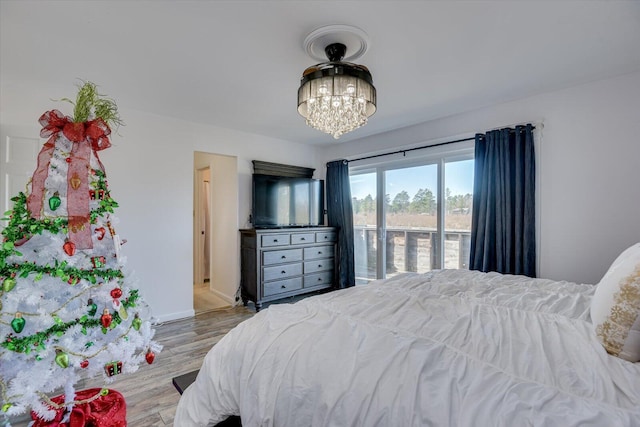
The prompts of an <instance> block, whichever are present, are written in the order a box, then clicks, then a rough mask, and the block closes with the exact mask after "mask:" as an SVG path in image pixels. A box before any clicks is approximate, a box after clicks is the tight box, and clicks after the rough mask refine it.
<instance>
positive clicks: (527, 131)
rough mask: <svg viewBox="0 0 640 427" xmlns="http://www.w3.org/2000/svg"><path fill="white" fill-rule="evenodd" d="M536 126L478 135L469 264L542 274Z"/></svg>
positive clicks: (490, 269)
mask: <svg viewBox="0 0 640 427" xmlns="http://www.w3.org/2000/svg"><path fill="white" fill-rule="evenodd" d="M535 174H536V173H535V153H534V147H533V126H532V125H530V124H528V125H526V126H517V127H516V128H515V129H510V128H507V129H500V130H496V131H491V132H487V133H486V135H482V134H477V135H476V142H475V172H474V184H473V215H472V220H471V253H470V260H469V268H470V269H471V270H480V271H485V272H487V271H497V272H499V273H505V274H522V275H526V276H530V277H535V275H536V229H535Z"/></svg>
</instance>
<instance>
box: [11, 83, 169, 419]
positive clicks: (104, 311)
mask: <svg viewBox="0 0 640 427" xmlns="http://www.w3.org/2000/svg"><path fill="white" fill-rule="evenodd" d="M65 100H66V101H69V102H71V103H72V104H74V117H73V118H70V117H66V116H64V115H63V114H62V113H60V112H59V111H57V110H52V111H48V112H46V113H45V114H43V115H42V117H41V118H40V123H41V124H42V126H43V129H42V131H41V136H42V137H43V138H49V139H48V141H47V142H46V143H45V144H44V146H43V148H42V151H41V152H40V154H39V155H38V166H37V169H36V171H35V172H34V174H33V178H32V179H31V181H30V183H29V185H28V186H27V189H28V194H24V193H19V194H18V195H17V196H15V197H13V198H12V201H13V202H14V205H13V209H12V210H11V211H8V212H6V213H5V218H4V219H5V220H6V221H7V222H8V223H7V224H6V227H5V228H4V229H3V230H2V236H3V240H2V242H1V243H0V285H1V288H0V401H1V405H2V407H1V409H2V412H1V413H2V414H4V416H5V418H6V417H8V416H13V415H18V414H21V413H23V412H25V411H26V410H29V409H31V410H32V411H33V412H34V413H36V414H37V415H38V416H39V417H40V418H41V419H44V420H49V419H52V418H53V416H54V414H55V410H56V409H61V408H66V410H67V412H69V411H70V410H71V408H72V407H73V406H74V405H78V404H82V403H86V402H87V401H89V400H90V399H97V398H99V397H100V395H99V394H96V396H91V397H90V398H88V399H84V400H82V401H77V400H74V399H75V396H76V394H75V392H76V390H75V388H74V387H75V384H77V383H78V381H79V380H80V379H82V378H91V379H90V380H89V382H92V381H99V382H100V384H99V385H97V387H99V389H100V388H102V390H101V393H102V394H103V395H104V394H106V393H108V389H106V387H104V386H102V385H101V384H109V383H111V382H112V381H113V380H114V379H115V378H116V375H117V374H119V373H131V372H134V371H136V370H137V369H138V366H139V365H140V364H141V363H143V362H145V361H146V363H152V362H153V359H154V357H155V353H157V352H159V351H160V349H161V347H160V346H159V345H158V344H157V343H156V342H155V341H153V339H152V338H153V334H154V331H153V329H152V325H151V321H150V319H151V313H150V309H149V307H148V305H147V304H146V303H145V302H144V300H143V299H142V297H141V295H140V294H139V292H138V290H137V289H134V288H133V287H132V284H131V281H132V279H131V276H130V274H128V273H127V272H125V270H124V269H125V265H126V259H125V258H124V257H122V256H121V254H120V247H121V245H122V241H121V239H120V238H119V236H118V234H117V233H116V231H115V228H114V226H115V224H116V222H117V219H116V217H115V216H114V215H113V212H114V208H116V207H117V206H118V205H117V203H116V202H115V200H114V199H113V198H112V197H111V195H110V192H109V189H108V186H107V180H106V174H105V171H104V168H103V166H102V163H101V162H100V160H99V158H98V154H97V153H98V151H100V150H102V149H105V148H108V147H109V146H110V142H109V138H108V136H109V134H110V132H111V130H110V126H113V125H119V124H121V123H120V118H119V116H118V111H117V106H116V104H115V102H113V100H111V99H108V98H105V97H103V96H101V95H99V94H98V93H97V91H96V86H95V85H94V84H93V83H90V82H88V83H84V84H83V85H82V87H81V88H80V91H79V92H78V96H77V99H76V101H75V102H72V101H70V100H68V99H65ZM60 392H62V393H64V403H63V404H55V403H54V402H53V401H52V400H51V398H50V396H51V395H52V394H53V393H60ZM0 418H1V417H0ZM0 424H1V423H0Z"/></svg>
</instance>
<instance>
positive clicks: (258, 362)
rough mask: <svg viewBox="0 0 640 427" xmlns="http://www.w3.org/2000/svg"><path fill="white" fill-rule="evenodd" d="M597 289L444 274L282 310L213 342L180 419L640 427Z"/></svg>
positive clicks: (184, 424)
mask: <svg viewBox="0 0 640 427" xmlns="http://www.w3.org/2000/svg"><path fill="white" fill-rule="evenodd" d="M594 288H595V287H594V286H592V285H579V284H575V283H568V282H554V281H550V280H541V279H529V278H526V277H521V276H508V275H499V274H495V273H489V274H485V273H479V272H469V271H461V270H443V271H437V272H432V273H427V274H422V275H421V274H406V275H402V276H397V277H395V278H393V279H390V280H387V281H379V282H375V283H372V284H370V285H367V286H358V287H355V288H350V289H347V290H343V291H337V292H331V293H327V294H324V295H320V296H316V297H312V298H307V299H305V300H303V301H301V302H298V303H297V304H283V305H272V306H271V307H269V308H268V309H266V310H264V311H261V312H260V313H258V314H257V315H255V316H254V317H253V318H251V319H249V320H247V321H245V322H243V323H242V324H240V325H239V326H237V327H236V328H235V329H233V330H232V331H231V332H229V334H227V335H226V336H225V337H224V338H223V339H222V340H221V341H220V342H219V343H218V344H216V345H215V346H214V347H213V348H212V349H211V351H210V352H209V353H208V355H207V357H206V358H205V360H204V363H203V366H202V369H201V371H200V373H199V375H198V377H197V379H196V381H195V383H194V384H192V385H191V386H190V387H189V388H188V389H187V390H186V391H185V393H184V395H183V396H182V398H181V400H180V403H179V405H178V410H177V413H176V418H175V425H176V426H177V427H189V426H206V425H215V423H217V422H219V421H221V420H224V419H225V418H227V416H229V415H241V418H242V424H243V426H246V427H248V426H277V427H281V426H294V427H300V426H339V427H343V426H367V427H368V426H384V427H387V426H402V427H406V426H474V427H477V426H482V427H483V426H510V427H511V426H544V427H549V426H560V427H568V426H598V427H600V426H640V364H633V363H629V362H626V361H624V360H621V359H618V358H615V357H612V356H610V355H608V354H607V353H606V352H605V351H604V349H603V348H602V346H601V345H600V344H599V342H598V341H597V340H596V337H595V335H594V333H593V331H592V327H591V323H590V317H589V304H590V301H591V296H592V295H593V291H594Z"/></svg>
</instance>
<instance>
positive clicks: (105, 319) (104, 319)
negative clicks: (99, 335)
mask: <svg viewBox="0 0 640 427" xmlns="http://www.w3.org/2000/svg"><path fill="white" fill-rule="evenodd" d="M112 320H113V317H112V316H111V314H110V313H109V309H108V308H105V309H104V311H103V312H102V316H100V323H102V326H103V327H104V328H108V327H109V326H111V321H112Z"/></svg>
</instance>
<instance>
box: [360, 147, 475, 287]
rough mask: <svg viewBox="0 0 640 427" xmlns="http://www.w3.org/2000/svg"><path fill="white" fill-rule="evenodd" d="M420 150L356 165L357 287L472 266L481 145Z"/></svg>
mask: <svg viewBox="0 0 640 427" xmlns="http://www.w3.org/2000/svg"><path fill="white" fill-rule="evenodd" d="M454 146H456V147H455V148H454ZM420 151H422V152H424V153H423V154H421V155H415V154H414V155H412V156H411V158H404V157H403V158H402V159H388V158H387V161H386V162H384V163H380V161H381V160H385V158H384V157H378V158H376V159H375V160H376V161H377V162H378V163H375V164H374V163H368V164H362V161H360V162H354V163H355V164H352V165H350V175H351V176H350V181H351V195H352V201H353V217H354V218H353V219H354V221H353V224H354V234H355V236H354V237H355V239H354V252H355V273H356V284H357V285H361V284H366V283H368V282H370V281H372V280H375V279H383V278H389V277H393V276H394V275H397V274H400V273H404V272H417V273H424V272H427V271H430V270H433V269H439V268H468V262H469V246H470V234H471V209H472V206H471V204H472V193H473V142H467V143H457V144H452V145H447V146H440V147H434V148H427V149H425V150H420ZM414 153H415V152H414ZM357 163H360V164H357Z"/></svg>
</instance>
